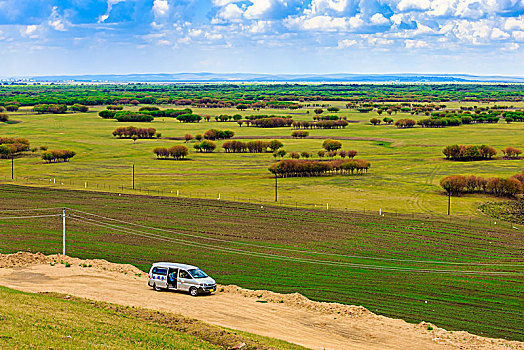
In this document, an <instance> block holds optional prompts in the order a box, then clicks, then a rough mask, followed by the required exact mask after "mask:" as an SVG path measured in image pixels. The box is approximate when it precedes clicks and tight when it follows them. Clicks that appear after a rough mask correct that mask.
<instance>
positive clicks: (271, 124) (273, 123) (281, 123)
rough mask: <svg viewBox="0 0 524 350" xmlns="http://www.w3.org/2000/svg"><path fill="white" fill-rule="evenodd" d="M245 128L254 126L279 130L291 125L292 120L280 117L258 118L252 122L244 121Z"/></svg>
mask: <svg viewBox="0 0 524 350" xmlns="http://www.w3.org/2000/svg"><path fill="white" fill-rule="evenodd" d="M245 123H246V125H247V126H254V127H259V128H281V127H289V126H291V124H293V119H291V118H282V117H271V118H260V119H254V120H246V121H245Z"/></svg>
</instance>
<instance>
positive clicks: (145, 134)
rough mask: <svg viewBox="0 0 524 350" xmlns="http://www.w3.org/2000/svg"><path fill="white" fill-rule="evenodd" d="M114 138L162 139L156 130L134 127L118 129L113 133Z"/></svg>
mask: <svg viewBox="0 0 524 350" xmlns="http://www.w3.org/2000/svg"><path fill="white" fill-rule="evenodd" d="M113 136H118V137H120V138H131V137H133V136H136V137H137V138H139V139H150V138H153V137H154V136H157V137H160V134H157V132H156V129H155V128H137V127H134V126H122V127H118V128H116V129H115V130H114V131H113Z"/></svg>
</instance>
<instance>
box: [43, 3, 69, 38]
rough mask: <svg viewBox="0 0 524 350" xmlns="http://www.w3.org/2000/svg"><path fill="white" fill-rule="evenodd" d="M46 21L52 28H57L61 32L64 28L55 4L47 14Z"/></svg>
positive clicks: (63, 22)
mask: <svg viewBox="0 0 524 350" xmlns="http://www.w3.org/2000/svg"><path fill="white" fill-rule="evenodd" d="M47 23H48V24H49V26H50V27H51V28H53V29H54V30H58V31H61V32H63V31H65V30H66V28H65V21H64V19H63V18H62V16H60V14H59V13H58V7H57V6H54V7H53V9H52V10H51V15H50V16H49V20H48V21H47Z"/></svg>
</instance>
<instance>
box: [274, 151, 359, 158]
mask: <svg viewBox="0 0 524 350" xmlns="http://www.w3.org/2000/svg"><path fill="white" fill-rule="evenodd" d="M357 153H358V152H357V151H354V150H349V151H345V150H339V151H338V152H337V151H324V150H320V151H318V152H317V155H318V157H319V158H324V157H329V158H335V157H336V156H337V155H338V156H340V158H342V159H345V158H346V157H347V158H349V159H353V158H355V156H356V155H357ZM285 155H286V154H285V153H284V154H283V155H282V154H280V153H273V157H275V158H276V157H284V156H285ZM289 156H290V157H291V158H293V159H300V158H301V157H302V158H306V159H307V158H312V157H313V153H309V152H301V153H298V152H290V153H289Z"/></svg>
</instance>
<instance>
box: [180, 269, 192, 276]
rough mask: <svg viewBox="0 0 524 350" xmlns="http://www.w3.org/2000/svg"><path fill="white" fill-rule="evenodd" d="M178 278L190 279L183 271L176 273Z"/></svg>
mask: <svg viewBox="0 0 524 350" xmlns="http://www.w3.org/2000/svg"><path fill="white" fill-rule="evenodd" d="M178 276H179V277H180V278H191V276H190V275H189V273H187V271H184V270H180V272H179V273H178Z"/></svg>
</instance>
